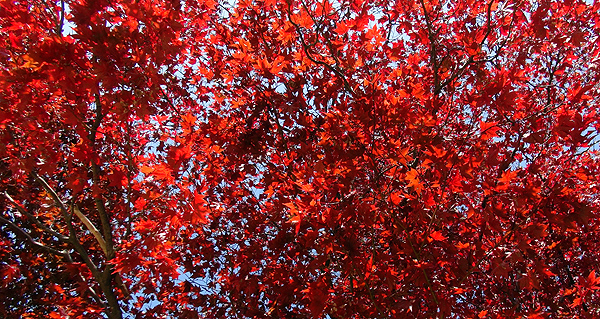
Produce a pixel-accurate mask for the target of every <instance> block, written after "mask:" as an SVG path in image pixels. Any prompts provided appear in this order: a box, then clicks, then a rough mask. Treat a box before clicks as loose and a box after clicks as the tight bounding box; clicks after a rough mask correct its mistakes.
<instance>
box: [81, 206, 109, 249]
mask: <svg viewBox="0 0 600 319" xmlns="http://www.w3.org/2000/svg"><path fill="white" fill-rule="evenodd" d="M73 212H75V215H77V217H79V219H80V220H81V221H82V222H83V224H84V225H85V227H87V229H88V230H89V231H90V232H91V233H92V235H94V238H96V241H98V244H99V245H100V248H102V251H103V252H104V254H105V255H108V253H107V251H106V242H105V241H104V238H102V235H101V234H100V232H99V231H98V229H97V228H96V226H94V224H92V222H91V221H90V220H89V219H88V218H87V216H85V215H84V214H83V213H81V210H79V207H77V206H76V205H74V206H73Z"/></svg>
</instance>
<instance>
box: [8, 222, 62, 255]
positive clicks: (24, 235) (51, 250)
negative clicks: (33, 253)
mask: <svg viewBox="0 0 600 319" xmlns="http://www.w3.org/2000/svg"><path fill="white" fill-rule="evenodd" d="M0 222H2V223H4V224H6V225H7V226H8V227H10V228H11V229H12V230H13V231H14V232H15V234H16V235H17V236H19V237H22V238H24V239H25V240H26V241H27V242H28V243H29V244H31V245H32V246H34V247H38V248H41V249H43V250H45V251H47V252H49V253H51V254H54V255H57V256H62V257H64V256H65V254H66V253H67V252H66V251H64V250H57V249H54V248H52V247H48V246H46V245H44V244H42V243H40V242H39V241H36V240H35V239H33V238H32V237H31V235H29V234H28V233H27V232H26V231H25V230H23V229H22V228H21V227H19V226H17V225H16V224H15V223H13V222H11V221H10V220H8V219H6V218H4V217H2V216H0Z"/></svg>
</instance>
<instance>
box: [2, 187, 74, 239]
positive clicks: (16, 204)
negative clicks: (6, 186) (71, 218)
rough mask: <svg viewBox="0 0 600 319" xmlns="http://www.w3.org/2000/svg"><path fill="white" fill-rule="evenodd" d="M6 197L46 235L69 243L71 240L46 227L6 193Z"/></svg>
mask: <svg viewBox="0 0 600 319" xmlns="http://www.w3.org/2000/svg"><path fill="white" fill-rule="evenodd" d="M4 197H6V198H7V199H8V201H9V202H10V203H11V204H12V205H13V206H14V207H15V208H16V209H17V210H18V211H19V212H20V213H21V214H23V215H25V216H27V218H29V220H30V221H32V222H33V223H35V224H36V225H37V226H38V227H39V228H41V229H42V230H43V231H45V232H46V233H48V234H50V235H52V236H54V237H56V238H58V239H59V240H60V241H62V242H68V241H69V238H68V237H67V236H64V235H62V234H60V233H58V232H57V231H54V230H52V229H51V228H50V227H48V226H46V225H44V224H43V223H42V222H41V221H40V220H39V219H37V218H36V217H35V216H34V215H33V214H31V213H30V212H28V211H27V210H26V209H25V207H23V206H21V205H19V203H17V202H16V201H15V200H14V199H13V198H12V197H11V196H10V195H8V193H6V192H5V193H4Z"/></svg>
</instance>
